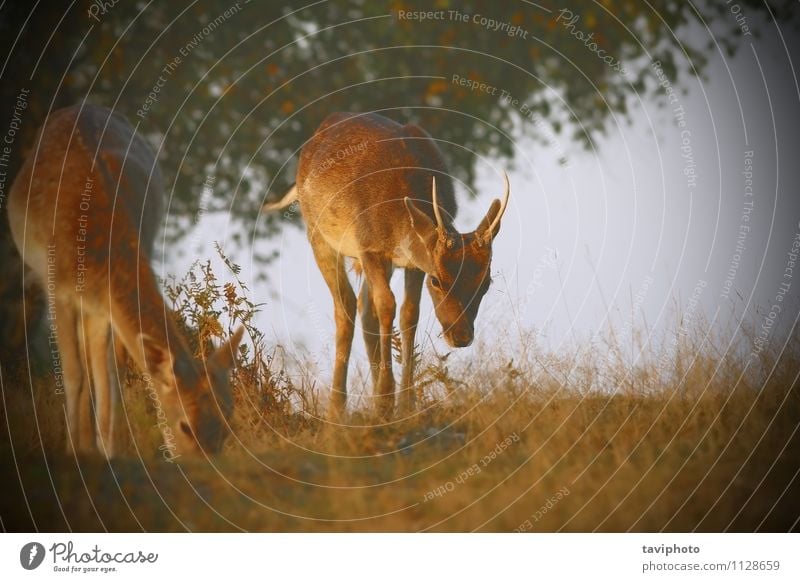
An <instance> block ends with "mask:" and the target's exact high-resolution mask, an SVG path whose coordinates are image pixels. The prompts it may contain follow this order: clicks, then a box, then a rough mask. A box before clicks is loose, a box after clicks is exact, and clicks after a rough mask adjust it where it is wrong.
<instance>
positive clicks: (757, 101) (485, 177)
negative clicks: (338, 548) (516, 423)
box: [168, 18, 800, 386]
mask: <svg viewBox="0 0 800 582" xmlns="http://www.w3.org/2000/svg"><path fill="white" fill-rule="evenodd" d="M750 22H751V24H753V25H755V24H756V23H755V22H754V20H753V19H752V18H751V19H750ZM758 28H760V29H761V30H762V33H763V35H762V38H761V39H760V40H759V39H755V38H752V37H745V39H744V45H743V46H742V48H741V49H740V50H739V52H738V53H737V55H736V56H735V57H734V58H724V57H723V56H721V55H720V54H719V53H717V54H715V55H711V57H710V63H709V66H708V68H707V70H706V79H705V80H704V79H697V78H692V79H690V80H689V81H688V85H686V86H688V89H689V90H688V93H687V94H683V93H682V92H678V94H677V99H678V101H677V102H673V103H668V102H667V101H668V97H667V95H665V93H664V92H659V93H658V94H656V95H654V96H650V97H647V98H643V99H640V98H639V97H638V96H634V97H632V100H631V104H632V115H631V117H632V122H631V123H630V124H629V123H628V122H627V121H624V120H615V119H613V118H612V119H611V120H610V123H609V132H608V135H607V137H605V138H603V139H600V140H598V142H597V149H596V150H595V151H589V152H587V151H586V150H584V149H583V148H582V146H580V145H578V144H576V143H573V142H570V141H568V140H566V138H558V139H557V141H555V142H551V143H549V144H547V145H543V144H540V143H533V142H532V140H530V139H527V138H521V139H519V140H518V141H517V143H516V148H517V153H516V159H515V160H514V162H513V163H514V167H513V168H510V169H509V177H510V181H511V186H512V195H511V203H510V207H509V210H508V212H507V213H506V216H505V219H504V221H503V227H502V230H501V232H500V235H499V237H498V239H497V240H496V243H495V258H494V261H493V268H492V273H493V277H494V283H493V285H492V287H491V289H490V291H489V293H488V295H487V296H486V298H485V299H484V303H483V305H482V307H481V311H480V313H479V315H478V320H477V322H476V332H477V333H476V344H478V343H481V342H484V343H491V342H493V341H495V340H496V339H497V338H498V337H499V338H503V339H508V337H509V335H511V336H513V335H514V334H517V333H518V332H519V331H520V330H530V329H536V330H539V331H540V339H541V341H542V342H543V344H544V345H546V346H548V347H550V348H552V349H558V347H559V345H561V343H562V342H564V341H569V340H571V339H573V338H577V339H586V338H589V337H591V336H592V335H593V334H595V333H597V332H598V331H600V330H601V329H602V328H603V326H604V325H608V324H609V322H610V323H612V324H613V325H614V326H615V327H616V328H617V330H618V331H621V334H622V335H623V336H624V335H625V334H626V333H628V335H630V334H629V330H630V329H631V327H636V326H640V325H641V324H642V323H643V322H646V324H647V327H648V329H651V330H656V331H658V330H662V331H663V330H665V329H674V328H675V327H676V313H683V314H684V315H686V314H687V311H688V312H689V313H690V314H691V312H692V307H691V305H690V300H691V299H692V297H693V296H694V297H695V298H697V299H698V300H699V304H700V307H699V308H698V310H702V313H704V315H705V316H706V317H707V318H708V319H710V320H713V321H714V326H715V327H718V328H724V327H726V326H728V327H729V326H731V325H733V326H734V327H735V326H736V325H737V324H738V321H739V318H740V317H741V314H742V313H743V312H745V311H748V312H750V313H751V314H753V313H754V311H755V308H756V306H763V307H767V308H768V307H769V306H771V305H772V304H773V303H774V302H775V301H774V298H775V296H776V293H777V291H778V289H779V285H780V283H781V282H789V283H790V288H789V291H788V296H789V297H788V298H787V300H786V302H784V303H783V304H782V305H783V306H784V308H783V311H782V313H781V314H780V316H779V318H778V320H779V321H777V322H776V327H777V326H778V325H781V326H784V327H786V326H787V325H788V326H789V327H791V326H792V325H794V324H795V322H796V320H797V315H798V296H800V270H798V271H797V273H796V275H795V278H794V280H791V279H788V278H785V277H784V272H785V271H784V270H785V268H786V266H787V258H788V257H787V253H788V251H789V249H790V248H791V245H792V242H793V240H794V238H795V236H796V235H797V233H798V231H800V225H798V222H800V197H799V196H798V165H800V164H798V162H797V153H798V152H800V144H798V140H800V137H798V135H799V134H800V132H798V129H800V123H798V119H800V100H799V98H800V92H798V85H797V79H796V77H795V76H794V72H793V65H792V63H791V62H790V60H789V55H791V54H792V52H795V53H796V54H797V51H796V50H794V51H793V49H796V48H797V47H796V46H795V47H791V46H789V47H788V50H787V48H786V47H784V45H783V39H782V38H781V35H780V34H779V33H778V30H777V29H776V28H775V25H774V24H767V23H762V24H760V25H758ZM692 34H698V35H702V34H704V32H703V31H702V30H700V29H698V30H696V31H693V33H692ZM705 34H707V33H705ZM789 36H790V35H788V34H786V35H785V39H786V40H785V42H787V43H790V42H792V41H791V39H790V38H789ZM655 82H657V76H656V73H655V71H654V74H653V83H655ZM676 89H677V88H676ZM554 99H555V96H554ZM677 107H682V108H683V112H684V115H685V117H684V118H683V121H684V123H685V125H684V126H683V127H679V125H678V119H676V114H675V109H676V108H677ZM687 132H688V133H687ZM434 137H436V136H434ZM682 148H683V149H682ZM747 152H752V157H750V158H749V160H750V163H751V168H752V196H746V195H745V186H746V185H747V184H746V183H745V175H744V174H743V173H742V172H743V171H745V169H746V167H745V164H746V160H745V158H746V157H748V156H749V154H748V153H747ZM445 154H446V149H445ZM562 156H565V157H566V159H567V163H566V164H563V165H562V164H559V158H561V157H562ZM507 168H509V166H508V164H507V162H505V161H503V160H490V161H486V162H484V163H482V164H481V165H480V166H479V169H478V180H477V188H478V192H479V196H478V198H477V199H475V200H472V201H468V200H467V194H466V192H464V191H463V190H462V191H459V192H457V195H458V198H459V204H460V211H459V214H458V217H457V219H456V224H457V226H458V227H459V229H461V230H467V229H472V228H474V227H475V226H476V224H477V221H478V220H479V219H480V218H481V217H482V215H483V213H484V212H485V211H486V209H487V208H488V205H489V203H490V201H491V199H492V198H493V197H497V196H499V195H500V194H501V192H502V182H501V179H500V175H501V174H500V172H501V171H502V170H503V169H507ZM687 174H688V175H687ZM748 202H752V205H748V204H747V203H748ZM748 207H750V208H752V210H751V211H750V212H749V213H748V218H746V219H745V218H743V214H745V213H746V210H745V209H746V208H748ZM742 225H746V226H747V227H749V230H747V229H742ZM230 226H231V225H230V224H229V222H228V219H227V217H226V216H223V215H212V216H207V217H204V218H203V220H202V221H201V222H200V224H199V226H198V231H197V233H194V235H193V236H191V235H190V237H188V239H187V240H194V241H195V242H196V241H198V240H202V241H205V242H204V243H202V244H199V245H196V246H195V248H192V249H190V252H187V253H186V255H185V256H183V257H181V258H179V259H175V260H174V261H173V262H172V263H171V264H170V266H169V269H168V270H169V271H171V272H174V273H183V272H185V271H186V269H187V268H188V266H189V265H190V264H191V262H192V261H193V260H194V259H195V258H198V257H202V258H205V257H213V256H215V254H216V253H215V252H214V250H213V241H214V240H219V241H221V242H223V243H225V241H226V240H227V239H229V237H230V235H231V232H230V231H229V228H230ZM743 232H746V234H742V233H743ZM740 236H741V238H740ZM195 237H196V238H195ZM258 244H259V245H260V248H259V251H265V250H268V249H272V248H277V249H279V250H280V257H279V258H278V260H277V261H275V262H274V263H273V264H271V265H270V266H269V267H268V268H267V269H268V271H267V274H268V281H267V282H263V281H259V282H257V281H256V280H255V276H254V273H255V272H256V270H258V269H264V266H263V265H260V264H254V263H253V262H252V261H251V258H250V257H251V255H250V250H251V249H246V250H245V252H244V253H242V251H238V252H237V251H235V248H234V245H232V244H228V245H227V248H228V249H229V252H232V253H233V255H234V257H235V258H236V260H237V262H239V263H240V264H241V265H242V266H243V269H244V278H245V280H247V281H249V282H250V284H251V289H252V290H253V296H254V299H255V300H257V301H263V302H266V305H265V306H264V311H263V313H262V314H261V315H260V318H259V319H258V322H257V324H258V325H259V327H260V328H261V329H262V330H263V331H264V332H265V333H266V337H267V340H268V341H269V342H271V343H272V342H276V343H279V344H282V345H284V346H285V347H286V348H287V352H288V353H290V354H293V355H292V356H288V355H287V358H288V357H294V352H295V351H297V352H298V353H300V355H299V356H298V357H300V358H306V359H307V358H309V357H310V359H311V361H312V362H316V363H317V364H318V368H319V369H320V370H321V376H320V380H321V381H322V382H323V384H322V385H323V386H325V385H327V382H328V381H329V380H330V373H329V370H330V367H331V359H332V357H333V349H332V345H333V333H334V325H333V316H332V304H331V298H330V294H329V292H328V290H327V288H326V286H325V284H324V282H323V280H322V277H321V276H320V275H319V272H318V270H317V267H316V265H315V263H314V261H313V257H312V254H311V248H310V246H309V245H308V243H307V241H306V238H305V233H304V231H302V230H299V229H297V228H295V227H292V226H287V227H286V228H284V230H283V233H282V234H281V235H280V236H278V237H275V238H274V239H272V240H265V241H261V242H259V243H258ZM737 244H738V245H739V249H738V252H739V254H740V255H741V260H740V261H739V264H738V267H736V269H735V275H734V276H733V277H731V276H730V269H731V266H732V261H733V260H734V255H735V254H736V253H737ZM245 253H246V254H245ZM215 264H216V265H217V268H216V271H217V274H218V275H220V277H221V278H225V269H224V267H223V266H222V265H221V263H220V262H219V261H215ZM726 281H727V283H726ZM393 288H394V289H395V290H396V294H397V297H398V304H399V303H400V300H401V299H400V297H401V289H402V277H401V276H400V274H399V273H395V277H394V279H393ZM726 290H728V291H727V293H726ZM726 295H727V296H726ZM792 301H793V304H791V302H792ZM767 311H768V310H767ZM715 318H716V319H715ZM761 320H762V321H763V317H761ZM440 332H441V328H440V326H439V324H438V322H436V320H435V317H434V316H433V315H432V310H431V304H430V299H429V298H428V296H427V292H425V295H424V297H423V305H422V317H421V320H420V328H419V332H418V342H420V344H421V345H422V349H423V351H425V350H429V349H432V348H435V349H436V350H437V351H439V352H445V351H449V348H447V346H446V344H445V343H444V341H443V340H442V339H441V338H440V337H439V333H440ZM774 333H775V334H776V335H775V337H776V338H777V337H779V333H778V332H774ZM623 341H624V337H623ZM301 347H305V348H306V350H307V351H306V352H305V354H303V353H302V350H300V349H299V348H301ZM475 349H477V348H474V347H472V348H465V349H463V350H459V351H458V354H457V355H456V356H455V357H457V358H470V357H473V356H474V352H473V350H475ZM354 360H355V362H354V363H355V364H357V366H358V367H359V368H360V369H362V370H363V369H364V366H365V356H364V351H363V342H362V341H361V337H360V330H357V333H356V340H355V342H354ZM351 369H353V368H352V364H351Z"/></svg>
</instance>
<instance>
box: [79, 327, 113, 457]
mask: <svg viewBox="0 0 800 582" xmlns="http://www.w3.org/2000/svg"><path fill="white" fill-rule="evenodd" d="M86 333H87V343H88V347H89V354H90V360H91V363H92V381H93V382H92V383H93V384H94V417H95V422H96V428H97V448H98V449H99V450H100V452H101V453H102V454H103V455H104V456H105V457H106V458H108V459H110V458H111V457H113V456H114V453H115V450H114V425H113V409H114V403H115V400H116V399H115V398H114V396H113V395H112V392H113V391H114V389H115V388H116V382H112V380H111V377H110V369H109V364H110V363H111V362H110V360H111V358H112V357H113V350H112V348H111V345H110V339H111V328H110V326H109V323H108V321H107V320H105V319H103V318H101V317H93V318H89V321H88V325H87V329H86Z"/></svg>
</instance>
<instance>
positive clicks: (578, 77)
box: [0, 0, 800, 258]
mask: <svg viewBox="0 0 800 582" xmlns="http://www.w3.org/2000/svg"><path fill="white" fill-rule="evenodd" d="M738 4H739V5H741V7H742V10H746V11H747V13H749V14H752V15H753V16H754V17H755V15H756V14H759V13H760V14H767V15H768V16H770V17H775V18H777V19H779V20H782V21H787V22H789V23H790V24H791V25H792V26H794V27H797V25H798V18H800V17H798V14H797V11H796V10H794V8H795V6H794V2H792V1H791V0H771V1H768V2H760V1H757V0H738ZM731 10H732V9H731V7H730V5H728V4H726V3H724V2H713V1H712V0H708V1H707V2H701V3H700V4H699V5H695V4H693V3H690V2H676V1H674V0H650V2H649V3H648V2H634V1H631V0H602V1H580V2H574V3H573V4H572V5H571V6H569V7H562V6H561V5H558V4H555V3H553V2H552V1H551V0H543V1H541V2H537V3H532V2H522V1H520V2H514V3H510V2H509V3H499V2H490V1H487V0H463V1H460V2H451V1H447V0H437V1H435V2H430V1H422V0H403V1H400V0H387V1H384V2H367V1H366V0H334V1H326V2H313V1H312V0H308V1H306V2H296V3H278V2H274V1H263V2H261V1H257V0H253V1H250V2H248V1H247V0H239V1H238V2H232V1H231V0H199V1H196V2H190V1H185V0H184V1H181V2H178V1H173V2H144V1H138V2H130V1H117V2H113V1H106V2H102V1H100V0H93V1H91V2H89V1H82V2H80V1H79V2H76V3H71V4H65V5H64V7H63V8H62V9H58V8H54V7H53V5H52V4H51V3H37V4H35V5H34V6H33V7H29V6H27V5H24V4H23V5H22V7H20V4H19V3H17V4H14V3H6V4H5V5H4V6H3V8H2V9H0V33H2V34H0V36H3V37H4V38H5V42H7V43H8V49H7V51H6V52H5V54H6V55H7V56H8V58H7V59H6V63H5V66H4V68H3V70H2V73H1V74H2V77H3V83H2V85H1V86H0V113H1V114H2V115H3V117H0V120H8V119H9V118H10V115H11V113H10V112H11V110H12V108H13V103H14V99H15V98H16V94H17V92H18V90H19V87H20V86H21V85H23V84H24V85H26V86H29V87H30V89H31V99H30V108H29V109H28V111H27V113H26V119H25V122H24V124H23V126H22V131H21V135H20V137H19V139H18V142H17V144H16V152H15V156H14V160H13V161H12V168H11V169H12V171H13V169H14V168H13V167H14V166H15V165H17V164H18V163H19V161H20V160H21V158H22V155H21V152H22V151H24V149H25V148H26V147H29V146H30V144H31V143H32V141H33V136H34V132H35V130H36V128H37V127H38V126H39V125H40V124H41V122H42V121H43V119H44V117H45V115H46V113H47V111H49V110H51V109H52V108H54V107H59V106H63V105H67V104H71V103H74V102H76V101H79V100H81V99H83V98H88V99H90V100H91V101H94V102H97V103H100V104H104V105H107V106H109V107H113V108H115V109H118V110H119V111H120V112H122V113H123V114H124V115H126V116H127V117H128V118H129V119H130V120H132V122H134V123H138V125H139V129H140V131H142V132H143V133H144V134H146V136H147V137H149V138H150V140H151V142H152V143H153V144H154V146H156V147H159V148H160V159H161V163H162V169H163V171H164V174H165V176H166V177H167V180H168V186H169V189H170V191H171V192H172V195H173V196H172V199H171V202H170V222H169V229H168V232H169V233H170V236H171V237H172V238H173V239H178V238H180V237H181V236H182V235H183V234H184V233H185V232H186V231H187V229H188V228H189V227H190V226H191V225H192V224H193V223H194V220H195V218H196V216H197V213H198V212H199V211H200V210H201V208H200V206H201V204H205V203H206V202H208V207H207V208H203V209H202V210H203V211H204V212H226V213H228V212H229V213H230V214H231V215H232V216H233V218H234V219H235V220H236V221H238V222H239V223H240V224H241V228H240V230H239V238H240V240H242V241H246V240H247V239H249V237H253V236H257V237H263V236H269V235H270V234H272V233H274V232H275V231H276V229H277V228H278V222H279V221H280V220H281V217H280V216H270V217H267V218H266V220H260V221H258V222H257V221H256V217H257V213H258V209H259V208H260V206H261V204H262V203H263V202H264V201H265V198H266V196H267V195H269V196H270V197H274V196H278V195H281V194H282V193H283V192H285V191H286V189H287V188H288V187H289V185H290V184H291V183H292V182H293V172H294V167H295V163H296V159H297V152H298V149H299V148H300V147H301V146H302V144H303V143H304V141H305V140H306V139H307V138H308V137H309V136H310V135H311V133H312V132H313V131H314V129H315V128H316V126H317V125H318V124H319V123H320V122H321V121H322V119H323V118H324V117H325V116H326V115H327V114H328V113H330V112H332V111H338V110H347V111H369V110H379V111H382V112H384V114H386V115H388V116H389V117H392V118H395V119H397V120H409V119H410V120H413V121H415V122H417V123H419V124H420V125H421V126H422V127H424V128H426V129H427V130H428V132H429V133H430V134H431V135H433V136H434V137H435V138H437V139H439V140H442V142H441V143H442V144H444V145H443V149H444V152H445V156H446V157H447V159H448V160H449V162H450V167H451V170H452V172H453V173H454V175H455V177H456V178H457V179H459V180H461V181H462V182H463V183H464V184H465V186H466V187H467V189H468V190H470V191H471V188H472V186H473V183H474V176H475V161H476V159H477V158H478V157H479V156H499V157H502V158H505V159H507V160H509V162H511V161H512V160H513V158H514V153H515V152H514V147H513V141H512V140H513V138H514V137H515V136H517V135H518V134H519V133H520V132H523V133H526V134H528V135H532V136H534V137H536V138H539V139H541V138H542V135H543V132H545V131H546V130H547V128H549V129H552V130H553V131H555V132H562V133H567V134H568V136H569V137H570V138H572V139H574V140H576V141H577V142H579V143H583V144H586V145H589V144H591V143H592V139H593V138H594V137H596V136H597V135H598V134H600V133H602V132H603V131H604V130H605V128H606V127H607V122H608V120H609V118H610V117H611V116H612V115H621V116H624V115H626V112H627V109H628V105H629V103H630V101H631V98H632V95H634V94H635V93H637V92H639V93H641V92H644V93H648V92H653V91H657V90H659V87H658V83H657V79H656V77H655V76H654V74H653V71H652V70H651V68H650V64H651V63H652V62H653V61H660V63H661V68H662V70H663V71H664V73H665V74H666V76H667V77H668V78H669V79H670V81H671V82H672V83H673V84H674V85H675V86H680V84H681V83H682V82H683V81H684V80H685V79H686V78H687V76H688V75H695V74H701V73H702V71H703V68H704V66H705V63H706V60H707V59H706V57H705V54H707V53H706V52H705V51H707V50H708V49H709V48H713V49H714V50H716V49H715V48H714V47H713V42H712V41H711V40H709V39H702V38H701V39H697V40H693V39H691V38H688V35H687V34H685V32H686V30H687V28H688V25H689V24H692V23H697V22H712V23H714V25H715V26H717V27H719V29H720V31H721V33H720V34H719V35H718V36H717V37H716V40H718V41H720V42H721V46H722V47H723V49H724V50H727V51H729V52H730V51H734V50H736V48H737V46H738V43H737V38H740V36H741V34H742V29H741V27H740V25H739V23H738V22H737V21H736V18H735V15H734V14H732V11H731ZM17 31H21V32H20V37H19V39H18V40H17V41H16V44H13V46H12V42H13V39H14V38H15V37H16V32H17ZM737 35H738V36H737ZM682 37H683V38H682ZM209 179H213V182H214V188H213V190H214V195H213V196H212V197H210V199H208V200H202V199H201V196H200V192H201V190H202V188H203V184H204V183H205V182H207V181H208V180H209ZM9 183H10V180H9ZM256 225H257V226H256ZM7 243H8V239H7V236H6V238H5V239H3V237H2V236H0V252H4V251H5V252H10V250H9V245H8V244H7ZM264 258H266V257H264Z"/></svg>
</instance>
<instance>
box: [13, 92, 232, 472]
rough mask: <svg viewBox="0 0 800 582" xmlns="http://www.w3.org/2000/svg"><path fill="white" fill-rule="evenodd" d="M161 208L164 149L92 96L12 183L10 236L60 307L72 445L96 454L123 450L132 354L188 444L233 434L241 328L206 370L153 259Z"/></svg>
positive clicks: (63, 119)
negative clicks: (123, 372) (231, 383)
mask: <svg viewBox="0 0 800 582" xmlns="http://www.w3.org/2000/svg"><path fill="white" fill-rule="evenodd" d="M162 214H163V184H162V179H161V175H160V173H159V171H158V167H157V164H156V160H155V156H154V154H153V153H152V151H151V150H150V148H149V147H148V146H147V144H146V143H145V142H144V141H143V140H142V139H141V138H140V137H138V136H136V135H135V133H134V130H133V128H132V127H131V126H130V125H129V124H128V123H127V121H125V120H124V119H123V118H122V117H120V116H119V115H116V114H112V112H111V111H109V110H107V109H104V108H101V107H96V106H93V105H89V104H84V105H83V106H75V107H70V108H67V109H62V110H59V111H56V112H54V113H53V114H51V115H50V117H49V118H48V119H47V121H46V122H45V125H44V127H43V128H42V129H41V130H40V133H39V136H38V138H37V145H36V147H35V148H34V152H33V153H32V154H31V156H30V157H29V158H28V159H27V160H26V162H25V164H24V166H23V167H22V170H21V171H20V174H19V175H18V176H17V178H16V180H15V181H14V184H13V186H12V189H11V195H10V199H9V219H10V221H11V228H12V234H13V237H14V240H15V243H16V245H17V248H18V249H19V251H20V253H21V254H22V257H23V260H24V261H25V262H26V264H27V265H28V266H29V267H30V268H31V270H32V271H33V272H34V273H35V274H36V275H37V277H38V278H39V280H40V283H41V285H42V287H43V288H44V289H46V290H47V292H48V305H50V306H51V307H52V309H51V311H52V313H51V314H50V315H49V319H50V320H51V327H53V328H54V329H55V331H56V334H57V338H58V347H59V352H60V359H61V364H62V367H63V379H64V388H65V392H66V397H67V417H68V429H69V430H68V443H67V447H68V449H69V450H76V449H77V450H80V451H84V452H91V451H94V450H96V449H95V444H97V446H99V447H100V449H101V451H102V452H103V453H104V454H106V455H107V456H112V455H113V454H114V452H115V451H114V448H115V444H114V436H113V435H114V424H115V420H114V419H115V402H116V400H117V394H116V392H117V390H118V386H117V372H118V366H120V365H121V362H122V355H123V354H124V352H125V351H127V352H128V353H129V354H130V355H131V357H132V358H133V360H134V361H135V362H136V363H137V364H138V365H139V367H140V368H141V369H142V370H146V371H148V372H149V373H150V375H151V377H152V379H153V383H154V385H155V387H156V388H157V389H158V391H157V394H158V397H159V398H160V399H161V401H162V403H163V407H164V410H165V412H166V414H167V416H168V418H169V421H170V423H171V424H170V425H169V426H168V427H166V428H168V429H169V432H170V433H172V436H174V440H175V442H176V447H177V449H178V450H179V451H181V452H184V451H190V452H191V451H197V450H199V448H200V447H203V448H205V449H207V450H208V451H213V450H216V449H217V448H218V447H219V445H220V444H221V442H222V439H223V437H224V434H225V425H226V421H225V417H226V416H227V415H228V414H229V413H230V405H229V403H230V396H229V393H228V390H229V388H228V379H227V373H226V371H227V368H228V367H230V365H232V355H231V349H232V348H235V344H236V343H237V342H238V341H239V339H240V338H241V333H239V334H238V335H237V336H236V338H235V339H234V340H233V342H232V344H231V345H230V346H224V347H223V348H220V350H221V351H220V352H219V353H218V354H217V355H216V357H215V358H212V360H211V361H210V362H209V363H208V368H207V369H204V365H203V364H202V363H201V362H198V361H196V360H195V359H194V357H193V356H192V354H191V353H190V351H189V349H188V347H187V344H186V342H185V340H184V339H183V337H182V336H181V334H180V333H179V332H178V331H177V328H176V326H175V323H174V322H173V320H172V317H171V315H170V314H169V313H168V310H167V308H166V306H165V304H164V301H163V298H162V297H161V293H160V292H159V289H158V285H157V283H156V280H155V277H154V274H153V272H152V269H151V267H150V254H151V252H152V247H153V243H154V240H155V234H156V231H157V228H158V225H159V224H160V222H161V218H162ZM112 346H113V347H112ZM86 363H88V368H87V366H85V364H86ZM90 380H91V388H93V389H94V410H95V415H94V416H95V421H96V429H97V440H96V443H95V435H94V428H93V423H92V420H91V410H90V408H89V400H90V398H89V395H90V390H91V388H90ZM214 393H215V394H216V395H217V396H219V399H217V398H215V397H214ZM214 400H218V402H214ZM162 430H164V428H162ZM169 436H170V435H169V434H165V437H169ZM167 444H168V443H167ZM173 452H174V451H173Z"/></svg>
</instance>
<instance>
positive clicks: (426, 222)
mask: <svg viewBox="0 0 800 582" xmlns="http://www.w3.org/2000/svg"><path fill="white" fill-rule="evenodd" d="M403 202H404V203H405V205H406V210H407V211H408V215H409V217H410V218H411V227H412V228H413V229H414V232H416V233H417V236H418V237H419V238H420V239H422V242H424V243H426V244H427V243H428V242H429V240H430V237H431V236H432V235H433V234H435V233H436V224H435V223H434V222H433V221H432V220H431V219H430V217H429V216H428V215H427V214H425V213H424V212H422V210H420V209H419V208H418V207H417V205H416V204H415V203H414V201H413V200H411V198H409V197H408V196H406V197H405V198H403Z"/></svg>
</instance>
